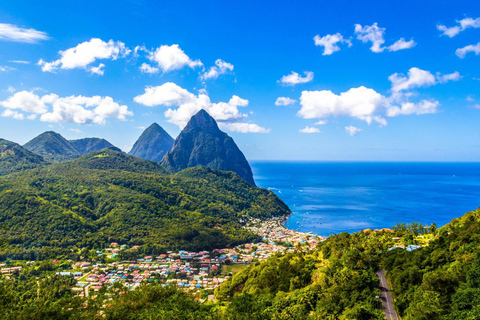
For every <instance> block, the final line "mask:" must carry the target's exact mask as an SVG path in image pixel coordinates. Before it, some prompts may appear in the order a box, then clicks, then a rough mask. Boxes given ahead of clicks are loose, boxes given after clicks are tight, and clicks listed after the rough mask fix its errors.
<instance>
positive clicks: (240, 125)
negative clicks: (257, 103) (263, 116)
mask: <svg viewBox="0 0 480 320" xmlns="http://www.w3.org/2000/svg"><path fill="white" fill-rule="evenodd" d="M219 126H220V128H222V129H224V130H229V131H232V132H240V133H269V132H270V129H266V128H264V127H260V126H259V125H257V124H254V123H247V122H220V123H219Z"/></svg>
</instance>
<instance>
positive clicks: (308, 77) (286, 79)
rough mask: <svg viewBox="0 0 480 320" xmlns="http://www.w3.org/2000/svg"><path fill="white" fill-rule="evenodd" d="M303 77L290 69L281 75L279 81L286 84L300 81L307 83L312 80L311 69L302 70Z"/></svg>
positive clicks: (289, 84) (290, 84) (292, 84)
mask: <svg viewBox="0 0 480 320" xmlns="http://www.w3.org/2000/svg"><path fill="white" fill-rule="evenodd" d="M303 73H304V74H305V77H302V76H301V75H299V74H298V73H296V72H295V71H292V73H290V74H289V75H286V76H283V77H282V78H281V79H280V80H279V81H280V82H281V83H282V84H284V85H287V86H294V85H296V84H300V83H307V82H310V81H312V80H313V72H312V71H304V72H303Z"/></svg>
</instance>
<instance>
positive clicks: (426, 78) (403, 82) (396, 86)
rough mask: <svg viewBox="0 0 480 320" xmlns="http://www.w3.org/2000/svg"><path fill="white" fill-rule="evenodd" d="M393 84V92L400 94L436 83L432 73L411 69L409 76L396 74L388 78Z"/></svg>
mask: <svg viewBox="0 0 480 320" xmlns="http://www.w3.org/2000/svg"><path fill="white" fill-rule="evenodd" d="M388 80H390V82H391V83H392V91H393V92H399V91H403V90H409V89H411V88H415V87H427V86H431V85H434V84H435V83H436V80H435V76H434V75H433V74H432V73H431V72H430V71H425V70H422V69H419V68H415V67H414V68H410V70H408V75H407V76H405V75H403V74H401V73H394V74H392V75H391V76H389V77H388Z"/></svg>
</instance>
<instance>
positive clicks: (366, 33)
mask: <svg viewBox="0 0 480 320" xmlns="http://www.w3.org/2000/svg"><path fill="white" fill-rule="evenodd" d="M384 32H385V28H380V27H379V26H378V25H377V23H376V22H375V23H374V24H373V25H371V26H364V27H362V25H360V24H356V25H355V34H356V35H357V39H358V40H360V41H362V42H363V43H367V42H371V43H372V46H371V47H370V50H372V51H373V52H377V53H378V52H383V50H385V49H384V48H382V45H383V44H384V43H385V39H383V33H384Z"/></svg>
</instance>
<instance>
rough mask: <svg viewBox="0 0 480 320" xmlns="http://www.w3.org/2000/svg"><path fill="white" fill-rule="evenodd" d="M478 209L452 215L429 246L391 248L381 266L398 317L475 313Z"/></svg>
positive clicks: (478, 309) (479, 273)
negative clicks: (390, 288) (391, 292)
mask: <svg viewBox="0 0 480 320" xmlns="http://www.w3.org/2000/svg"><path fill="white" fill-rule="evenodd" d="M479 249H480V210H476V211H472V212H469V213H467V214H465V215H464V216H462V217H461V218H458V219H454V220H452V222H450V223H449V224H447V225H445V226H444V227H442V228H441V229H439V231H438V237H437V238H436V239H435V240H434V241H432V242H431V243H430V245H429V246H428V247H425V248H422V249H420V250H414V251H411V252H408V251H404V250H393V251H391V252H389V253H387V254H386V256H385V259H384V262H383V264H384V266H385V268H386V269H387V271H388V277H389V279H391V282H392V286H393V289H394V293H395V296H396V298H397V302H396V305H397V309H398V311H399V312H400V315H401V316H402V318H403V319H478V316H479V315H480V250H479Z"/></svg>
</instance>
